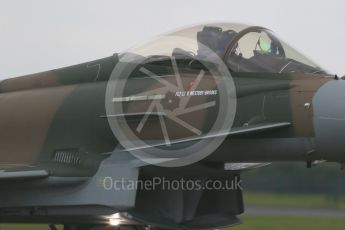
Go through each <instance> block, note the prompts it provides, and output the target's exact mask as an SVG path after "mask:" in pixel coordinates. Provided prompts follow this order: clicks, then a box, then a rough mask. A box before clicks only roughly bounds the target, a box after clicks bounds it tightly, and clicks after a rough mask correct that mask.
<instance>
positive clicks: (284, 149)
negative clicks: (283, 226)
mask: <svg viewBox="0 0 345 230" xmlns="http://www.w3.org/2000/svg"><path fill="white" fill-rule="evenodd" d="M344 89H345V81H343V80H342V79H341V78H339V77H337V76H336V75H332V74H329V73H327V71H325V70H324V69H322V68H321V67H319V66H318V65H317V64H315V63H314V62H312V61H311V60H309V59H308V58H306V57H305V56H304V55H302V54H300V53H299V52H298V51H296V50H295V49H293V48H291V47H290V46H289V45H287V44H286V43H285V42H283V41H282V40H281V39H279V38H278V37H277V36H276V35H274V33H273V32H272V31H271V30H269V29H266V28H263V27H257V26H247V25H242V24H230V23H219V24H208V25H197V26H192V27H188V28H183V29H180V30H177V31H174V32H171V33H168V34H164V35H162V36H160V37H158V38H155V39H153V40H152V41H150V42H148V43H145V44H142V45H138V46H136V47H135V48H131V49H129V50H127V51H125V52H121V53H116V54H114V55H112V56H110V57H106V58H103V59H99V60H95V61H91V62H88V63H83V64H79V65H74V66H70V67H65V68H61V69H54V70H51V71H47V72H42V73H37V74H31V75H27V76H22V77H16V78H11V79H6V80H3V81H1V82H0V108H1V111H0V184H1V189H0V221H1V222H6V223H9V222H10V223H44V224H50V226H51V229H55V227H54V224H63V225H64V229H65V230H68V229H113V228H114V229H119V228H120V229H121V228H128V229H149V228H152V229H217V228H222V227H228V226H233V225H236V224H238V223H240V220H239V218H238V217H237V216H238V215H240V214H241V213H243V212H244V207H243V202H242V187H241V183H240V182H241V180H240V175H241V173H243V172H244V171H246V170H251V169H254V168H258V167H263V166H266V165H268V164H270V163H273V162H276V161H302V162H306V164H307V166H311V165H312V164H314V163H317V162H321V161H330V162H339V163H341V164H342V163H344V161H345V157H344V148H345V142H344V137H345V109H344V106H343V103H344V100H345V94H344ZM287 173H288V172H287Z"/></svg>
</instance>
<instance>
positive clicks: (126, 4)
mask: <svg viewBox="0 0 345 230" xmlns="http://www.w3.org/2000/svg"><path fill="white" fill-rule="evenodd" d="M344 10H345V1H342V0H328V1H325V0H312V1H311V0H304V1H303V0H288V1H287V0H260V1H256V0H251V1H250V0H237V1H233V0H173V1H166V0H165V1H164V0H144V1H140V0H137V1H135V0H125V1H124V0H123V1H118V0H54V1H53V0H0V41H1V42H0V80H1V79H5V78H10V77H15V76H20V75H24V74H29V73H35V72H41V71H45V70H49V69H54V68H59V67H64V66H68V65H72V64H77V63H81V62H86V61H90V60H94V59H97V58H102V57H106V56H110V55H112V54H113V53H117V52H121V51H124V50H126V49H128V48H130V47H132V46H135V45H137V44H140V43H142V42H143V41H147V40H149V39H150V38H152V37H155V36H158V35H159V34H162V33H166V32H169V31H173V30H176V29H178V28H181V27H185V26H188V25H195V24H200V23H209V22H240V23H245V24H250V25H259V26H264V27H267V28H270V29H271V30H273V31H274V32H275V33H276V34H277V35H278V36H279V37H280V38H282V39H283V40H284V41H286V42H288V43H289V44H290V45H291V46H293V47H295V48H297V49H298V50H299V51H301V52H302V53H304V54H305V55H306V56H308V57H310V58H311V59H312V60H314V61H315V62H316V63H318V64H319V65H320V66H322V67H324V68H325V69H326V70H328V71H329V72H330V73H334V74H338V75H340V76H342V75H345V57H344V55H345V26H344V24H345V13H344Z"/></svg>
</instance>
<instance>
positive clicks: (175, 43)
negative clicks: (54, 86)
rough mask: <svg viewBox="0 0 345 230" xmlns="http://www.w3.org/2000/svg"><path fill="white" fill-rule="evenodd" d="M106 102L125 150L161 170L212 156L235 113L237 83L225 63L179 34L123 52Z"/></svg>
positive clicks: (193, 41)
mask: <svg viewBox="0 0 345 230" xmlns="http://www.w3.org/2000/svg"><path fill="white" fill-rule="evenodd" d="M191 49H193V50H194V52H193V53H192V52H191V51H190V50H191ZM201 50H202V51H203V52H202V53H203V54H207V55H200V54H199V53H201V52H200V51H201ZM105 103H106V112H107V118H108V122H109V124H110V127H111V129H112V132H113V133H114V135H115V137H116V138H117V140H118V141H119V144H120V145H121V146H122V148H123V149H124V150H125V151H128V152H130V153H131V154H133V155H134V156H135V157H137V158H138V159H140V160H142V161H144V162H146V163H148V164H154V165H158V166H162V167H179V166H185V165H189V164H192V163H195V162H197V161H200V160H202V159H204V158H205V157H207V156H209V155H210V154H211V153H212V152H214V151H215V150H216V149H217V148H218V147H219V146H220V145H221V143H222V142H223V141H224V139H225V138H226V136H227V134H228V133H229V131H230V129H231V127H232V124H233V121H234V117H235V114H236V92H235V85H234V82H233V79H232V77H231V74H230V72H229V70H228V68H227V67H226V64H225V63H224V62H223V60H222V59H221V58H220V57H219V56H218V55H217V54H216V53H215V52H214V51H212V50H211V49H209V48H208V47H206V46H204V45H202V44H198V43H197V42H196V41H195V40H194V39H191V38H188V37H183V36H176V35H166V36H163V37H160V38H158V39H156V40H154V41H151V42H149V43H147V44H145V45H142V46H139V47H136V48H133V49H131V50H128V51H126V52H125V53H122V54H120V55H119V61H118V63H117V64H116V66H115V68H114V70H113V72H112V74H111V77H110V79H109V82H108V85H107V89H106V98H105ZM117 150H118V147H117Z"/></svg>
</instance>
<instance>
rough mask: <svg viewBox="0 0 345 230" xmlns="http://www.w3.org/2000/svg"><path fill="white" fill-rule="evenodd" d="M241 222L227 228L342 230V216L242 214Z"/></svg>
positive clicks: (343, 221)
mask: <svg viewBox="0 0 345 230" xmlns="http://www.w3.org/2000/svg"><path fill="white" fill-rule="evenodd" d="M241 220H242V222H243V224H241V225H238V226H235V227H232V228H229V230H230V229H231V230H253V229H255V230H271V229H272V230H276V229H279V230H291V229H294V230H306V229H313V230H324V229H332V230H338V229H339V230H343V229H344V226H345V219H344V218H319V217H318V218H312V217H276V216H274V217H271V216H260V217H257V216H250V215H244V216H243V217H242V218H241Z"/></svg>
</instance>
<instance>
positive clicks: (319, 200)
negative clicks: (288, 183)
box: [243, 193, 345, 209]
mask: <svg viewBox="0 0 345 230" xmlns="http://www.w3.org/2000/svg"><path fill="white" fill-rule="evenodd" d="M243 198H244V203H245V205H256V206H273V207H301V208H321V209H322V208H324V209H345V197H327V196H322V195H291V194H268V193H244V195H243Z"/></svg>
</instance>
